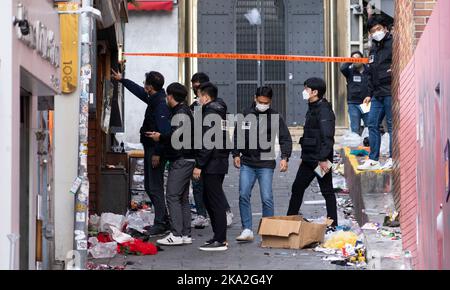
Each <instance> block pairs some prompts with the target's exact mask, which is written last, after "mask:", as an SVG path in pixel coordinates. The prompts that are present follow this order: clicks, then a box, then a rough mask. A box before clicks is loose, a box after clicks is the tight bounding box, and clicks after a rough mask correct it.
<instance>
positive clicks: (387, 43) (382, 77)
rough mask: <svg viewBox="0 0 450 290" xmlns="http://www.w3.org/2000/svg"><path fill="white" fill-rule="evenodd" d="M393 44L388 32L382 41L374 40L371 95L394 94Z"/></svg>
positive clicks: (370, 68) (378, 96) (370, 75)
mask: <svg viewBox="0 0 450 290" xmlns="http://www.w3.org/2000/svg"><path fill="white" fill-rule="evenodd" d="M392 44H393V38H392V36H391V35H390V34H388V35H387V36H386V37H385V38H384V39H383V40H382V41H380V42H377V41H373V46H372V49H371V50H370V56H369V82H368V83H369V96H370V97H373V98H381V97H387V96H392V87H391V84H392V67H391V66H392Z"/></svg>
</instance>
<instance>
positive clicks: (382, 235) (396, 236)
mask: <svg viewBox="0 0 450 290" xmlns="http://www.w3.org/2000/svg"><path fill="white" fill-rule="evenodd" d="M361 229H362V230H366V231H371V230H372V231H376V232H377V234H376V237H377V238H378V239H389V240H391V241H398V240H401V239H402V232H401V230H400V228H399V227H395V228H394V227H389V226H384V225H383V226H381V225H380V224H378V223H366V224H365V225H364V226H363V227H362V228H361Z"/></svg>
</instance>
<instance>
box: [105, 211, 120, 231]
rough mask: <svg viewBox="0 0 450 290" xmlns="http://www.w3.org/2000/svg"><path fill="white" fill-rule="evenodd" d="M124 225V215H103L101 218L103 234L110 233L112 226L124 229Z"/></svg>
mask: <svg viewBox="0 0 450 290" xmlns="http://www.w3.org/2000/svg"><path fill="white" fill-rule="evenodd" d="M124 224H125V217H124V216H123V215H118V214H113V213H103V214H102V216H101V218H100V230H101V231H102V232H107V231H110V226H114V227H116V228H118V229H122V228H123V225H124Z"/></svg>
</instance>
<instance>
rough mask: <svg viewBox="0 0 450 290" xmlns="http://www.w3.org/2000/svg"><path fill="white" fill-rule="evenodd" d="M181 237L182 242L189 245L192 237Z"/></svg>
mask: <svg viewBox="0 0 450 290" xmlns="http://www.w3.org/2000/svg"><path fill="white" fill-rule="evenodd" d="M182 239H183V244H184V245H191V244H192V238H191V237H188V236H183V237H182Z"/></svg>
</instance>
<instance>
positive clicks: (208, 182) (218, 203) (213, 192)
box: [193, 83, 230, 251]
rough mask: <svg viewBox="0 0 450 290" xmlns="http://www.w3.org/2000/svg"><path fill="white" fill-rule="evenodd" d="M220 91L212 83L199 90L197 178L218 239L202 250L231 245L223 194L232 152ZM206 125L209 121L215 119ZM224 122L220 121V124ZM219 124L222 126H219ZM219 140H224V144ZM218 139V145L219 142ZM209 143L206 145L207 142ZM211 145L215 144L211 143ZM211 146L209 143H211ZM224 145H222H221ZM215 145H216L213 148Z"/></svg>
mask: <svg viewBox="0 0 450 290" xmlns="http://www.w3.org/2000/svg"><path fill="white" fill-rule="evenodd" d="M218 94H219V91H218V89H217V87H216V86H215V85H213V84H212V83H204V84H202V85H201V86H200V88H199V100H200V104H202V124H203V126H202V136H201V138H202V143H203V144H202V149H199V150H196V151H197V152H196V163H195V169H194V172H193V178H194V179H196V180H199V179H200V177H201V178H202V179H203V190H204V191H203V199H204V202H205V206H206V209H207V211H208V214H209V216H210V218H211V226H212V228H213V232H214V237H213V238H212V239H211V240H208V241H207V242H206V243H205V244H204V245H203V246H201V247H200V250H201V251H226V250H228V243H227V214H226V210H227V200H226V198H225V192H224V191H223V181H224V179H225V175H226V174H227V173H228V159H229V156H230V150H228V149H226V148H224V147H225V145H226V144H227V139H228V137H229V136H228V135H229V134H228V129H227V125H226V120H227V105H226V103H225V102H224V101H223V100H222V99H219V98H218ZM211 119H213V121H211V122H206V121H205V120H211ZM219 121H220V122H219ZM217 122H219V123H217ZM216 128H219V129H221V130H220V133H219V134H217V133H216V134H213V135H209V138H210V139H208V137H206V136H207V135H208V134H209V133H210V130H215V129H216ZM216 138H220V139H221V142H219V140H217V139H216ZM216 140H217V143H216V144H214V143H215V141H216ZM205 142H206V143H205ZM210 142H213V144H211V143H210ZM208 143H209V144H208ZM220 143H221V144H220ZM211 145H213V146H211Z"/></svg>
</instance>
